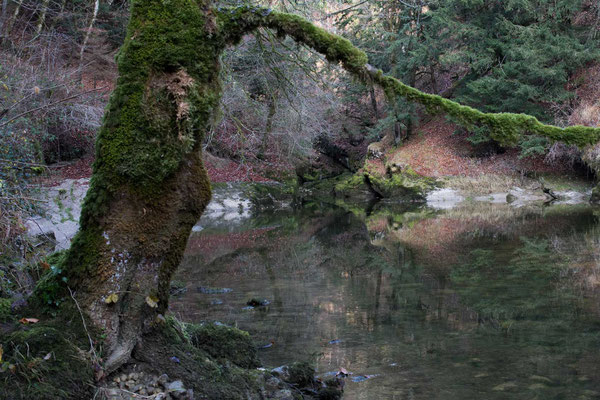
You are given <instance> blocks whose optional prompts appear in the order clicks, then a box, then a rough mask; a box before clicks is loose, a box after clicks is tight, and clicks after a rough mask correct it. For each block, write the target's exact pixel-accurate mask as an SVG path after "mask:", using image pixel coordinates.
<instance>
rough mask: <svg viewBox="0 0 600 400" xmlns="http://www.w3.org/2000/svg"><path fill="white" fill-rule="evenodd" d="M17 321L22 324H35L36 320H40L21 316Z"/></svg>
mask: <svg viewBox="0 0 600 400" xmlns="http://www.w3.org/2000/svg"><path fill="white" fill-rule="evenodd" d="M19 322H20V323H22V324H24V325H27V324H37V323H38V322H40V320H39V319H37V318H21V319H20V320H19Z"/></svg>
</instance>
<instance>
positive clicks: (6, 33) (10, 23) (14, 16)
mask: <svg viewBox="0 0 600 400" xmlns="http://www.w3.org/2000/svg"><path fill="white" fill-rule="evenodd" d="M22 5H23V0H19V1H18V2H17V6H16V7H15V11H14V12H13V14H12V17H11V18H10V19H9V20H8V23H7V24H6V28H5V29H4V36H3V38H2V44H4V41H5V40H6V38H7V37H9V36H10V34H11V33H12V29H13V26H14V25H15V21H16V20H17V17H18V16H19V12H21V6H22Z"/></svg>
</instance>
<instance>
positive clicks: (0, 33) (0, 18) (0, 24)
mask: <svg viewBox="0 0 600 400" xmlns="http://www.w3.org/2000/svg"><path fill="white" fill-rule="evenodd" d="M7 14H8V0H2V14H0V38H2V37H4V24H5V22H6V15H7Z"/></svg>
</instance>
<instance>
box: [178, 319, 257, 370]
mask: <svg viewBox="0 0 600 400" xmlns="http://www.w3.org/2000/svg"><path fill="white" fill-rule="evenodd" d="M186 332H187V333H188V335H189V338H190V341H191V343H192V344H193V345H194V346H195V347H197V348H198V349H200V350H203V351H205V352H207V353H208V354H210V356H211V357H213V358H214V359H215V360H218V361H221V362H227V361H228V362H231V363H232V364H235V365H237V366H238V367H241V368H256V367H258V366H259V365H260V362H259V361H258V357H257V353H256V347H255V346H254V344H253V343H252V340H251V339H250V335H249V334H248V333H247V332H244V331H241V330H239V329H236V328H230V327H226V326H218V325H214V324H205V325H197V324H188V325H186Z"/></svg>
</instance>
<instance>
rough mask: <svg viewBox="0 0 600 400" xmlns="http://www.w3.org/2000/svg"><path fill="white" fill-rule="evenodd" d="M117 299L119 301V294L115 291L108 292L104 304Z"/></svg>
mask: <svg viewBox="0 0 600 400" xmlns="http://www.w3.org/2000/svg"><path fill="white" fill-rule="evenodd" d="M117 301H119V295H118V294H117V293H111V294H109V295H108V297H107V298H106V300H104V302H105V303H106V304H112V303H116V302H117Z"/></svg>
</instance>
